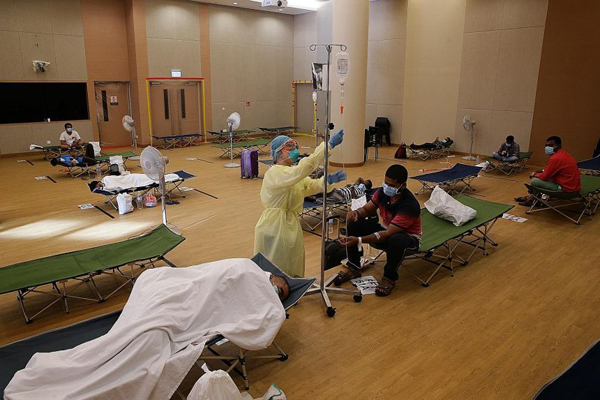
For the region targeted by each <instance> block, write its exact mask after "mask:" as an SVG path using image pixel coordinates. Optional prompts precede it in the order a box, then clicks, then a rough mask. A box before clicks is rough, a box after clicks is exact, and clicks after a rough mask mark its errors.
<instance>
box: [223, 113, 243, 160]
mask: <svg viewBox="0 0 600 400" xmlns="http://www.w3.org/2000/svg"><path fill="white" fill-rule="evenodd" d="M241 121H242V117H240V114H238V113H236V112H233V113H231V115H229V117H227V127H228V128H229V158H230V161H229V163H228V164H225V168H237V167H239V166H240V164H238V163H234V162H233V131H234V130H236V129H237V128H239V127H240V122H241Z"/></svg>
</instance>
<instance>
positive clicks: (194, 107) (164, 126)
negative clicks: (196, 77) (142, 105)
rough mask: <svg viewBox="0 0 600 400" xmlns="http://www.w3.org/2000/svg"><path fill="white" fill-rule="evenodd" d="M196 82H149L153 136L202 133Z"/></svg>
mask: <svg viewBox="0 0 600 400" xmlns="http://www.w3.org/2000/svg"><path fill="white" fill-rule="evenodd" d="M200 106H201V100H200V84H199V83H198V82H193V81H190V82H185V81H183V82H181V81H175V82H171V81H168V80H165V81H152V82H150V113H151V118H152V135H153V136H174V135H188V134H196V133H202V126H201V116H202V115H201V111H200Z"/></svg>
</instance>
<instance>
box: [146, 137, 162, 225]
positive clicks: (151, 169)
mask: <svg viewBox="0 0 600 400" xmlns="http://www.w3.org/2000/svg"><path fill="white" fill-rule="evenodd" d="M167 162H168V160H167V159H166V158H165V157H163V155H162V154H160V151H158V150H156V149H155V148H154V147H152V146H148V147H146V148H145V149H144V150H143V151H142V155H141V156H140V164H141V166H142V169H143V170H144V173H145V174H146V175H147V176H148V178H150V179H152V180H153V181H158V185H159V189H160V201H161V203H162V219H163V224H164V225H165V226H168V225H167V209H166V206H165V196H166V188H165V170H166V169H167Z"/></svg>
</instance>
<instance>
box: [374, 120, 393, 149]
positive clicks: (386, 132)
mask: <svg viewBox="0 0 600 400" xmlns="http://www.w3.org/2000/svg"><path fill="white" fill-rule="evenodd" d="M375 127H376V128H378V129H379V132H378V134H379V142H380V143H381V139H382V138H383V136H385V142H386V143H387V145H388V146H391V145H392V140H391V137H390V128H391V124H390V120H389V119H387V118H386V117H377V118H376V119H375Z"/></svg>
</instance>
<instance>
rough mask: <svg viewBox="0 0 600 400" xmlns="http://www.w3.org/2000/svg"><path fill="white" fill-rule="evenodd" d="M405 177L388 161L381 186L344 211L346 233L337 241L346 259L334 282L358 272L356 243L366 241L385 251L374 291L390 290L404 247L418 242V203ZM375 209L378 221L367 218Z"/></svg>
mask: <svg viewBox="0 0 600 400" xmlns="http://www.w3.org/2000/svg"><path fill="white" fill-rule="evenodd" d="M407 179H408V171H407V170H406V168H404V167H403V166H402V165H398V164H396V165H392V166H391V167H389V168H388V169H387V171H386V172H385V181H384V183H383V187H382V188H381V189H379V190H377V192H375V194H374V195H373V198H372V199H371V200H370V201H369V202H368V203H367V204H366V205H365V206H363V207H361V208H359V209H358V210H356V211H351V212H349V213H348V215H347V217H346V219H347V221H348V236H347V237H345V238H342V239H340V244H342V245H343V246H346V247H347V248H348V262H347V263H346V268H345V270H343V271H342V272H340V273H339V275H338V277H337V278H336V279H335V281H334V283H335V285H336V286H339V285H341V284H342V283H344V282H347V281H349V280H350V279H352V278H357V277H359V276H360V269H359V268H360V266H361V264H360V250H359V247H361V245H362V244H363V243H369V244H374V245H377V246H378V247H381V248H383V250H384V251H385V253H386V255H387V262H386V264H385V267H384V270H383V280H382V282H381V284H380V285H378V286H377V289H376V290H375V294H376V295H378V296H388V295H390V294H391V293H392V290H393V289H394V286H395V285H396V280H398V268H400V265H401V264H402V260H403V259H404V255H405V253H406V250H417V249H418V248H419V246H420V242H421V233H422V232H421V206H420V205H419V202H418V201H417V199H416V198H415V196H414V195H413V194H412V193H411V192H410V190H408V189H407V188H406V181H407ZM377 210H379V215H380V217H381V220H382V222H381V224H379V222H378V221H377V220H375V221H374V220H372V219H370V218H368V217H369V216H372V215H375V214H376V213H377Z"/></svg>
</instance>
